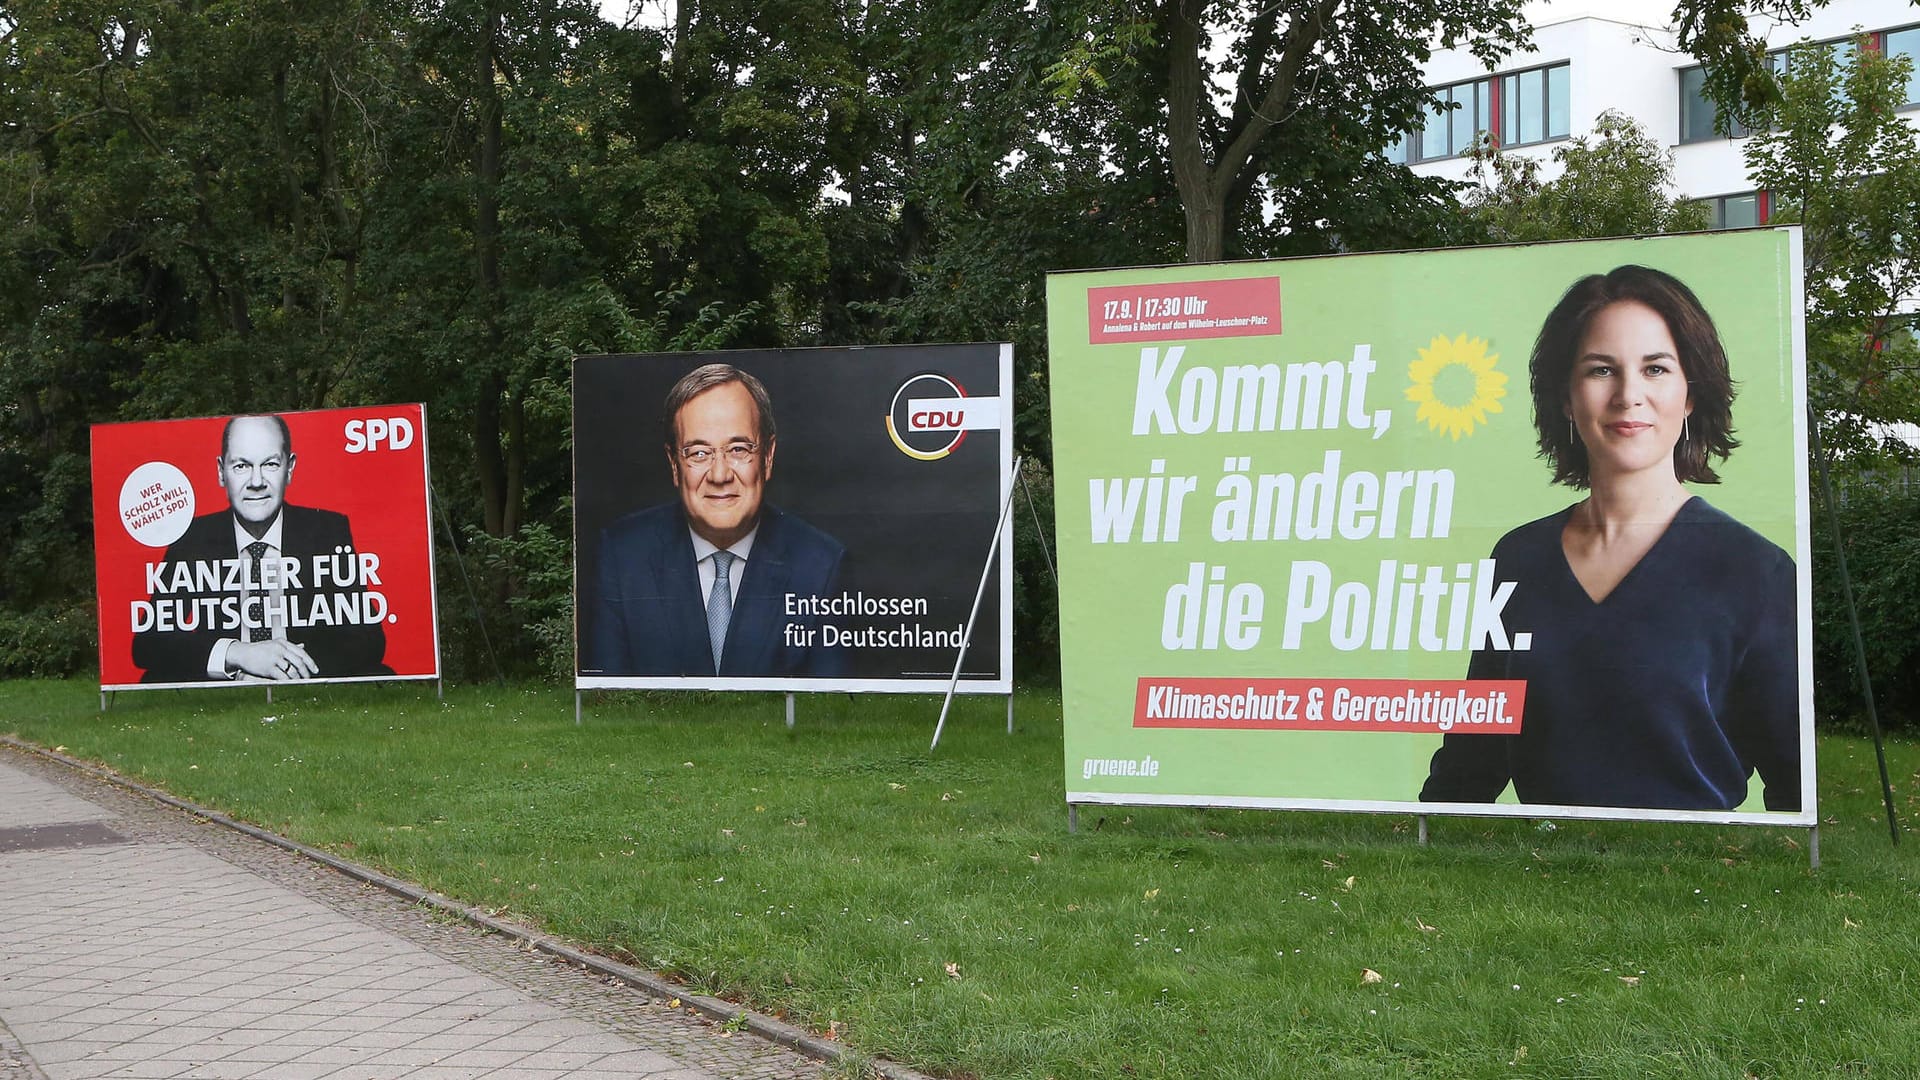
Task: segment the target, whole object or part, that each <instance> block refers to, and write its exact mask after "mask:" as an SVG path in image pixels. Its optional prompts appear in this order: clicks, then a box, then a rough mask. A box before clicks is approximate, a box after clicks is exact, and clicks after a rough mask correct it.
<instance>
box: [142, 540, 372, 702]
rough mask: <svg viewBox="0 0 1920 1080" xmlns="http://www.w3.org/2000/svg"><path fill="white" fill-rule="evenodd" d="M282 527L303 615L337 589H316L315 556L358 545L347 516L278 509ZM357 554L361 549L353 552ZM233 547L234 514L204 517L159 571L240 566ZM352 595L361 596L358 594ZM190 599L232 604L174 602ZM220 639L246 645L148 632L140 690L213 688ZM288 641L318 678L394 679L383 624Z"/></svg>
mask: <svg viewBox="0 0 1920 1080" xmlns="http://www.w3.org/2000/svg"><path fill="white" fill-rule="evenodd" d="M280 514H281V518H282V523H281V526H280V542H281V548H280V554H281V556H282V557H283V558H289V559H297V560H299V563H300V587H299V588H297V589H287V590H286V596H287V599H288V601H289V602H290V603H291V604H297V605H298V607H299V608H300V609H301V610H302V611H305V610H307V608H308V607H309V606H310V603H309V602H310V601H311V600H312V598H314V597H315V596H317V595H319V594H321V593H322V592H336V591H339V590H338V588H337V587H336V588H331V589H326V590H321V589H315V588H314V587H313V556H315V555H332V554H334V552H335V551H336V550H338V549H340V548H344V547H351V546H352V545H353V532H352V530H351V529H350V528H349V527H348V525H347V517H346V515H345V514H337V513H334V512H333V511H331V510H315V509H313V508H311V507H306V506H293V505H291V504H287V505H283V506H281V508H280ZM356 550H358V549H356ZM235 557H236V555H235V552H234V544H233V512H232V511H231V510H221V511H218V512H217V513H212V514H202V515H200V516H199V517H196V518H194V519H193V522H192V524H190V525H188V526H187V531H186V532H185V533H184V534H182V535H181V537H180V539H178V540H175V541H174V542H173V544H172V545H171V546H170V547H168V548H167V554H166V562H167V563H168V564H169V565H168V566H167V567H166V568H164V569H163V570H162V572H163V573H165V574H166V575H167V576H168V577H169V579H170V578H171V576H172V568H171V564H173V563H176V562H182V561H198V560H202V559H232V558H235ZM355 591H364V589H363V587H361V586H356V587H355ZM170 595H185V596H207V595H218V596H222V597H225V596H231V595H234V594H232V593H219V594H209V593H188V594H170ZM221 638H233V639H236V640H239V641H245V640H246V631H245V630H244V629H225V630H223V629H217V628H215V629H206V628H198V629H194V630H164V631H162V630H148V631H146V632H144V633H139V634H135V635H134V636H133V662H134V664H135V665H137V666H139V667H141V668H144V669H145V671H146V674H144V675H143V676H141V680H140V681H142V682H157V683H169V682H195V681H202V682H204V681H209V676H208V675H207V657H208V656H210V655H211V654H212V652H213V646H214V643H215V642H217V641H219V640H220V639H221ZM287 639H288V640H289V641H296V642H299V643H300V644H301V645H304V646H305V647H306V650H307V655H308V656H311V657H313V662H314V663H315V664H316V665H318V666H319V668H320V673H319V676H318V677H319V678H339V677H345V676H352V675H391V674H392V673H393V671H392V669H391V668H389V667H387V666H386V665H385V664H384V663H382V662H381V661H382V659H383V658H384V657H385V656H386V654H387V633H386V631H385V630H384V629H382V628H381V627H380V625H379V624H378V623H375V624H372V625H364V626H363V625H358V624H351V625H345V626H296V627H290V628H288V630H287Z"/></svg>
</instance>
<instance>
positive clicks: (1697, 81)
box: [1680, 26, 1920, 143]
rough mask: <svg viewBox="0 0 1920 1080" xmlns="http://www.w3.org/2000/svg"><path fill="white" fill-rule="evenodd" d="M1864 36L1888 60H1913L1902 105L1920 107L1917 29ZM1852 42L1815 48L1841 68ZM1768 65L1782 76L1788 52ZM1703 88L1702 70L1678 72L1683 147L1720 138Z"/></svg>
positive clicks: (1737, 130)
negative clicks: (1829, 53)
mask: <svg viewBox="0 0 1920 1080" xmlns="http://www.w3.org/2000/svg"><path fill="white" fill-rule="evenodd" d="M1865 36H1866V39H1867V43H1868V47H1870V48H1873V49H1877V50H1879V51H1880V52H1883V53H1885V54H1887V55H1888V56H1905V57H1908V58H1910V59H1912V60H1913V62H1914V70H1913V71H1912V72H1909V73H1908V75H1907V92H1906V95H1905V97H1904V103H1905V106H1906V107H1908V108H1912V107H1913V106H1915V105H1920V26H1908V27H1902V28H1899V29H1894V30H1879V31H1875V32H1874V33H1871V34H1867V35H1865ZM1854 40H1855V39H1854V37H1852V36H1848V37H1842V38H1835V39H1833V40H1831V41H1826V42H1819V43H1818V44H1824V45H1826V46H1828V47H1829V48H1831V49H1832V50H1833V54H1834V55H1833V58H1834V61H1835V62H1836V63H1839V64H1843V65H1844V64H1846V63H1847V62H1848V61H1849V59H1850V57H1849V55H1848V54H1849V53H1851V52H1852V51H1853V43H1854ZM1795 47H1797V46H1788V48H1795ZM1767 62H1768V65H1769V66H1770V67H1772V68H1773V70H1774V73H1775V74H1780V73H1782V72H1784V71H1785V70H1786V68H1787V49H1775V50H1773V51H1772V52H1770V53H1768V54H1767ZM1705 87H1706V72H1705V71H1704V70H1703V69H1701V68H1698V67H1690V68H1681V69H1680V141H1681V142H1683V143H1690V142H1702V141H1704V140H1707V139H1713V138H1718V137H1719V136H1720V133H1719V132H1718V131H1715V130H1714V121H1715V120H1717V119H1718V118H1719V115H1720V111H1719V110H1718V109H1717V108H1715V107H1714V104H1713V102H1711V101H1708V100H1707V96H1706V93H1705ZM1731 130H1732V137H1733V138H1736V139H1737V138H1740V137H1741V136H1743V135H1750V134H1752V131H1751V130H1750V129H1749V128H1747V127H1746V126H1745V125H1744V124H1738V123H1736V124H1733V125H1732V129H1731Z"/></svg>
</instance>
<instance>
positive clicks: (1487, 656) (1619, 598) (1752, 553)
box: [1420, 497, 1800, 810]
mask: <svg viewBox="0 0 1920 1080" xmlns="http://www.w3.org/2000/svg"><path fill="white" fill-rule="evenodd" d="M1571 512H1572V508H1571V507H1569V508H1568V509H1566V510H1562V511H1561V512H1559V513H1557V514H1554V515H1552V516H1551V517H1545V518H1541V519H1540V520H1538V521H1533V522H1529V523H1528V524H1525V525H1522V526H1520V527H1519V528H1517V529H1515V530H1513V531H1512V532H1510V533H1508V534H1507V535H1506V536H1504V537H1502V538H1501V540H1500V542H1499V543H1498V544H1497V545H1495V546H1494V549H1493V558H1494V562H1495V564H1496V566H1497V572H1496V573H1497V577H1498V579H1499V580H1501V581H1513V582H1518V586H1517V587H1516V588H1515V589H1514V591H1513V597H1512V599H1510V600H1509V601H1508V602H1507V606H1506V610H1505V612H1504V615H1505V619H1504V621H1505V624H1506V627H1507V631H1508V633H1509V634H1510V635H1511V634H1513V633H1531V634H1532V635H1533V642H1532V648H1531V649H1530V650H1528V651H1526V652H1495V651H1492V650H1481V651H1479V652H1476V653H1474V656H1473V660H1472V662H1471V663H1470V665H1469V666H1468V669H1467V677H1468V678H1472V679H1524V680H1526V683H1527V696H1526V707H1525V710H1524V712H1523V713H1522V715H1521V725H1522V727H1521V731H1520V733H1519V734H1517V735H1480V734H1449V735H1447V736H1446V738H1445V741H1444V742H1443V743H1442V745H1441V747H1440V749H1439V750H1437V751H1435V753H1434V755H1433V763H1432V768H1431V773H1430V775H1429V776H1428V777H1427V783H1426V786H1425V787H1423V788H1422V789H1421V791H1420V798H1421V799H1422V800H1424V801H1427V802H1492V801H1493V800H1494V799H1495V798H1497V797H1498V796H1499V795H1500V793H1501V792H1502V791H1504V790H1505V789H1506V786H1507V784H1508V782H1509V781H1511V782H1512V784H1513V790H1514V794H1515V795H1516V796H1518V798H1519V799H1520V801H1521V802H1526V803H1542V804H1552V805H1559V806H1619V807H1657V808H1661V809H1671V810H1730V809H1732V808H1734V807H1736V806H1738V805H1740V803H1741V802H1743V801H1745V799H1746V797H1747V780H1748V778H1749V777H1750V776H1752V775H1753V772H1754V770H1756V769H1757V770H1759V773H1760V778H1761V780H1762V781H1763V782H1764V783H1765V785H1766V795H1765V802H1766V806H1767V809H1769V810H1798V809H1799V808H1800V691H1799V685H1800V684H1799V671H1800V668H1799V662H1798V660H1797V658H1796V652H1795V644H1796V641H1797V631H1796V625H1797V623H1796V619H1795V602H1794V601H1795V595H1796V592H1795V577H1794V567H1793V559H1792V558H1791V557H1790V556H1788V555H1787V553H1786V552H1784V551H1782V550H1780V548H1778V547H1777V546H1775V545H1774V544H1772V543H1770V542H1769V541H1768V540H1767V539H1766V538H1765V537H1762V536H1761V535H1760V534H1758V533H1756V532H1754V531H1753V530H1752V529H1749V528H1747V527H1746V526H1745V525H1742V524H1740V523H1739V522H1737V521H1735V520H1733V519H1732V518H1730V517H1728V516H1727V515H1726V514H1723V513H1721V512H1720V511H1718V510H1716V509H1714V508H1713V507H1711V506H1709V505H1707V502H1706V500H1704V499H1701V498H1698V497H1695V498H1693V499H1691V500H1689V501H1688V502H1687V503H1686V505H1684V506H1682V507H1681V508H1680V512H1679V514H1678V515H1676V516H1675V517H1674V519H1673V524H1672V525H1671V526H1669V527H1668V529H1667V531H1666V533H1665V534H1663V535H1662V536H1661V537H1660V539H1659V540H1658V541H1656V542H1655V543H1654V545H1653V547H1652V548H1651V549H1650V550H1649V551H1648V552H1647V553H1646V555H1645V556H1644V557H1642V558H1641V560H1640V562H1639V564H1638V565H1636V566H1635V567H1634V568H1633V569H1632V570H1631V571H1629V572H1628V573H1627V576H1626V577H1625V578H1623V579H1622V580H1621V582H1620V584H1619V585H1618V586H1616V587H1615V588H1614V590H1613V592H1611V593H1609V594H1608V595H1607V598H1606V599H1605V600H1603V601H1601V602H1600V603H1597V604H1596V603H1594V602H1593V600H1592V598H1590V597H1589V596H1588V595H1587V592H1586V590H1585V589H1583V588H1581V586H1580V582H1579V581H1578V579H1576V578H1575V577H1574V576H1573V570H1572V568H1571V567H1569V566H1568V565H1567V558H1566V554H1565V552H1564V551H1563V549H1562V548H1561V544H1560V534H1561V532H1562V530H1563V529H1565V527H1566V524H1567V515H1568V514H1569V513H1571Z"/></svg>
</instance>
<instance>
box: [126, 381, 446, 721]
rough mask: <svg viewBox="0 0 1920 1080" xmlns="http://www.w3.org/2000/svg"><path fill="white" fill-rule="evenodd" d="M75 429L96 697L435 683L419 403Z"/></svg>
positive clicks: (424, 460) (436, 653)
mask: <svg viewBox="0 0 1920 1080" xmlns="http://www.w3.org/2000/svg"><path fill="white" fill-rule="evenodd" d="M92 436H93V511H94V515H93V517H94V567H95V579H96V582H97V586H98V594H99V612H100V686H101V689H103V690H133V689H144V688H153V687H185V686H218V685H234V684H243V683H252V684H258V683H271V682H286V681H294V680H304V681H317V682H350V681H368V680H374V679H432V678H438V677H439V674H440V652H439V631H438V624H437V620H436V618H435V608H434V576H433V543H432V534H431V531H430V528H429V521H430V519H429V517H428V508H427V427H426V414H425V410H424V408H423V407H422V406H420V405H378V406H369V407H365V408H351V409H326V410H319V411H313V412H288V413H278V414H263V415H249V416H231V417H226V416H216V417H203V418H198V419H190V420H159V421H144V422H137V423H123V424H97V425H95V426H94V428H93V432H92Z"/></svg>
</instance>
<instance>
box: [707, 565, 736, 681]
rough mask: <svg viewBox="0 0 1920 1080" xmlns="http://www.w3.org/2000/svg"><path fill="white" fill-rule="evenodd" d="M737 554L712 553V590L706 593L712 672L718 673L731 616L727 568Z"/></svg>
mask: <svg viewBox="0 0 1920 1080" xmlns="http://www.w3.org/2000/svg"><path fill="white" fill-rule="evenodd" d="M738 557H739V556H737V555H735V554H734V553H733V552H731V551H716V552H714V553H713V591H712V592H710V593H708V594H707V640H708V641H710V642H712V643H713V673H714V674H715V675H718V674H720V650H721V649H723V648H725V647H726V644H727V620H729V619H731V618H733V582H732V581H730V580H729V579H728V577H727V569H728V568H729V567H730V566H732V565H733V560H734V559H736V558H738Z"/></svg>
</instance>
